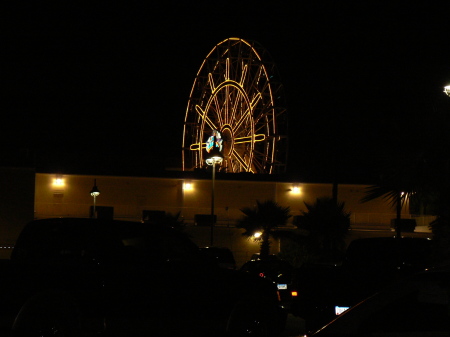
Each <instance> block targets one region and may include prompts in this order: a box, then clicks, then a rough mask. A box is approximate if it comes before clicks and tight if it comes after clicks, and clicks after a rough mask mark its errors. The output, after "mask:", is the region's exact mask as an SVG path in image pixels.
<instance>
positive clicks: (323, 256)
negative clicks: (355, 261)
mask: <svg viewBox="0 0 450 337" xmlns="http://www.w3.org/2000/svg"><path fill="white" fill-rule="evenodd" d="M305 206H306V209H307V211H302V214H301V215H300V216H298V217H297V218H296V221H295V223H294V224H295V225H296V226H297V228H298V229H300V230H302V232H303V233H304V240H303V241H304V243H305V244H306V251H307V252H308V255H310V256H311V259H316V260H325V262H337V261H339V260H340V259H341V258H342V255H343V253H344V251H345V238H346V236H347V233H348V230H349V229H350V212H346V211H345V209H344V208H345V203H344V202H336V200H334V199H333V198H329V197H321V198H317V200H316V202H315V203H314V204H308V203H306V202H305Z"/></svg>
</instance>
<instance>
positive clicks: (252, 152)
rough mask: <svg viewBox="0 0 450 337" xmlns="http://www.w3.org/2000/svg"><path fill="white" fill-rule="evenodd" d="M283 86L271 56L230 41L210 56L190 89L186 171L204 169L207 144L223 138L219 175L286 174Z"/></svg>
mask: <svg viewBox="0 0 450 337" xmlns="http://www.w3.org/2000/svg"><path fill="white" fill-rule="evenodd" d="M283 102H284V93H283V87H282V85H281V83H280V82H279V77H278V73H277V71H276V68H275V65H274V63H273V62H271V61H270V57H269V55H268V53H267V51H266V50H265V49H264V48H262V47H261V46H260V45H259V44H257V43H256V42H249V41H245V40H242V39H239V38H229V39H226V40H224V41H222V42H220V43H218V44H217V45H216V46H215V47H214V48H213V49H212V50H211V52H210V53H209V54H208V55H207V56H206V58H205V60H204V61H203V64H202V65H201V67H200V70H199V71H198V73H197V76H196V78H195V81H194V84H193V86H192V90H191V94H190V97H189V102H188V105H187V109H186V116H185V121H184V132H183V157H182V161H183V170H184V171H186V170H193V169H196V168H204V167H205V166H206V164H205V159H206V146H207V139H208V137H210V136H211V134H212V133H213V131H218V132H219V134H220V135H221V137H222V144H223V152H222V154H223V156H224V159H223V162H222V164H221V166H220V171H222V172H230V173H238V172H251V173H269V174H270V173H282V172H284V171H285V168H286V157H287V113H286V109H285V108H284V104H283Z"/></svg>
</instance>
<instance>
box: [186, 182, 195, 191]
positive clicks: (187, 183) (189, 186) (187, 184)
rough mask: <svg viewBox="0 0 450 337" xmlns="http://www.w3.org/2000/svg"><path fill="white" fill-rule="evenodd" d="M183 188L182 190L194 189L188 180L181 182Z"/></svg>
mask: <svg viewBox="0 0 450 337" xmlns="http://www.w3.org/2000/svg"><path fill="white" fill-rule="evenodd" d="M183 190H184V191H193V190H194V185H193V184H192V182H190V181H185V182H184V183H183Z"/></svg>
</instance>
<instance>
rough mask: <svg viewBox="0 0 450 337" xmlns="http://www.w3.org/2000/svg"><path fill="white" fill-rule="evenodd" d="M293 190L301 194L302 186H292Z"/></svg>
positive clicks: (294, 192)
mask: <svg viewBox="0 0 450 337" xmlns="http://www.w3.org/2000/svg"><path fill="white" fill-rule="evenodd" d="M291 192H292V193H293V194H300V193H302V189H301V188H300V186H292V189H291Z"/></svg>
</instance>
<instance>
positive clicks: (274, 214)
mask: <svg viewBox="0 0 450 337" xmlns="http://www.w3.org/2000/svg"><path fill="white" fill-rule="evenodd" d="M241 212H242V213H244V216H243V217H242V218H241V219H240V220H239V221H238V223H237V225H236V227H237V228H242V229H244V230H245V231H244V233H242V235H244V236H247V237H252V236H253V235H254V234H255V233H257V232H260V233H261V237H260V241H261V243H260V257H261V259H264V258H267V257H268V256H269V253H270V237H271V236H276V233H277V229H278V228H279V227H283V226H285V225H286V223H287V220H288V219H289V218H290V217H291V215H290V208H289V207H282V206H280V205H279V204H277V203H276V202H274V201H272V200H267V201H264V202H259V201H258V200H257V201H256V206H255V207H244V208H242V209H241Z"/></svg>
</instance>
